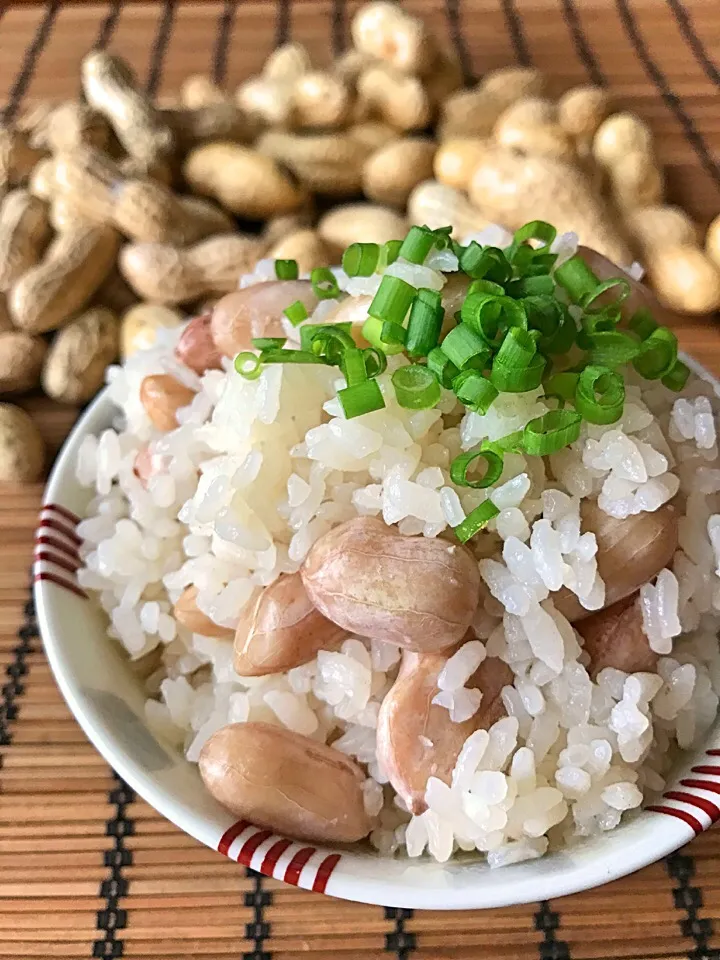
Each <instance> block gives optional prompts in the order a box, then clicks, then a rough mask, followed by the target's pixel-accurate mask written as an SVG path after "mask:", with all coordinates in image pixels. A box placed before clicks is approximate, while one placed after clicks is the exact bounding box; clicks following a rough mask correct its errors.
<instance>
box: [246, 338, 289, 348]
mask: <svg viewBox="0 0 720 960" xmlns="http://www.w3.org/2000/svg"><path fill="white" fill-rule="evenodd" d="M286 342H287V337H253V341H252V345H253V347H254V348H255V349H256V350H280V349H281V348H282V347H284V346H285V343H286Z"/></svg>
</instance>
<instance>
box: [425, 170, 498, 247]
mask: <svg viewBox="0 0 720 960" xmlns="http://www.w3.org/2000/svg"><path fill="white" fill-rule="evenodd" d="M408 217H409V219H410V222H411V223H416V224H426V225H427V226H428V227H430V228H431V229H432V230H435V229H437V228H438V227H446V226H448V225H449V226H451V227H452V228H453V237H455V239H456V240H459V239H462V238H463V237H465V236H466V235H467V234H468V233H474V232H475V231H477V230H483V229H484V228H485V227H487V226H488V225H489V222H490V221H489V220H488V219H487V217H486V216H484V214H483V213H482V212H481V211H480V210H478V209H477V208H476V207H474V206H473V205H472V204H471V203H470V202H469V200H468V199H467V197H466V196H465V194H464V193H461V192H460V191H459V190H454V189H453V188H452V187H448V186H445V184H442V183H437V181H435V180H426V181H425V183H421V184H420V185H419V186H417V187H415V189H414V190H413V192H412V193H411V194H410V199H409V200H408Z"/></svg>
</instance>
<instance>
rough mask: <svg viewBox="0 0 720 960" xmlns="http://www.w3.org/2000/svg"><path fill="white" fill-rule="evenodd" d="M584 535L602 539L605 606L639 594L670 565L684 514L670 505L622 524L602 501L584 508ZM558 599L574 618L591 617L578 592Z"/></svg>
mask: <svg viewBox="0 0 720 960" xmlns="http://www.w3.org/2000/svg"><path fill="white" fill-rule="evenodd" d="M582 529H583V532H587V531H592V532H593V533H594V534H595V537H596V539H597V546H598V550H597V557H596V559H597V568H598V573H599V574H600V576H601V577H602V579H603V580H604V581H605V607H606V608H607V607H609V606H611V605H612V604H614V603H617V602H618V601H619V600H623V599H624V598H625V597H628V596H630V595H631V594H634V593H636V592H637V591H638V590H639V589H640V587H641V586H642V585H643V584H644V583H649V582H650V581H651V580H653V579H654V578H655V577H656V576H657V574H658V573H660V571H661V570H662V569H663V567H665V566H667V564H668V563H669V562H670V560H671V559H672V556H673V554H674V553H675V550H676V549H677V544H678V513H677V510H676V509H675V507H674V506H673V504H672V503H666V504H665V505H664V506H662V507H660V509H659V510H655V511H654V512H653V513H638V514H636V515H635V516H630V517H626V518H625V519H624V520H618V519H616V518H615V517H611V516H610V515H609V514H607V513H605V511H604V510H601V509H600V507H599V506H598V505H597V503H593V502H592V501H589V500H586V501H584V502H583V504H582ZM553 600H554V602H555V606H556V607H557V609H558V610H559V611H560V612H561V613H562V614H563V615H564V616H566V617H567V618H568V620H580V619H582V618H584V617H589V616H590V614H591V611H590V610H586V609H585V608H584V607H583V606H581V605H580V601H579V600H578V599H577V597H576V596H575V594H574V593H571V592H570V591H569V590H567V589H566V588H563V589H562V590H559V591H558V592H557V593H556V594H555V595H554V596H553Z"/></svg>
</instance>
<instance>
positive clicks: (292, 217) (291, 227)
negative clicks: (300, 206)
mask: <svg viewBox="0 0 720 960" xmlns="http://www.w3.org/2000/svg"><path fill="white" fill-rule="evenodd" d="M313 219H314V217H313V216H312V213H311V211H310V209H309V207H308V208H306V209H305V210H299V211H298V212H297V213H286V214H283V215H282V216H279V217H272V218H271V219H270V220H268V222H267V223H266V224H265V228H264V230H263V232H262V238H263V240H264V241H265V243H267V244H270V245H273V244H276V243H280V241H281V240H284V239H285V237H289V236H290V234H291V233H297V232H298V231H299V230H305V229H307V228H308V227H311V226H312V222H313Z"/></svg>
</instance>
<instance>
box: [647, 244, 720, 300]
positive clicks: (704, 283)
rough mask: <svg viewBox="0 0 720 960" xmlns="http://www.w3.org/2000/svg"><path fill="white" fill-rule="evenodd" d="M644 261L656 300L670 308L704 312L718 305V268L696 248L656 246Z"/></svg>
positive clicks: (719, 277) (719, 275) (719, 287)
mask: <svg viewBox="0 0 720 960" xmlns="http://www.w3.org/2000/svg"><path fill="white" fill-rule="evenodd" d="M646 261H647V263H646V266H647V270H648V277H649V279H650V282H651V283H652V285H653V288H654V290H655V292H656V293H657V295H658V299H659V300H660V301H661V302H662V303H663V304H664V305H665V306H666V307H668V308H669V309H670V310H677V311H678V313H691V314H700V315H703V314H707V313H713V311H715V310H717V309H718V307H719V306H720V268H719V267H718V266H716V265H715V263H713V261H712V260H711V259H710V258H709V257H708V256H706V255H705V253H704V252H703V251H702V250H701V249H700V248H699V247H695V246H688V245H685V246H668V247H657V248H656V249H654V250H653V252H652V255H648V256H647V257H646Z"/></svg>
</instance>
